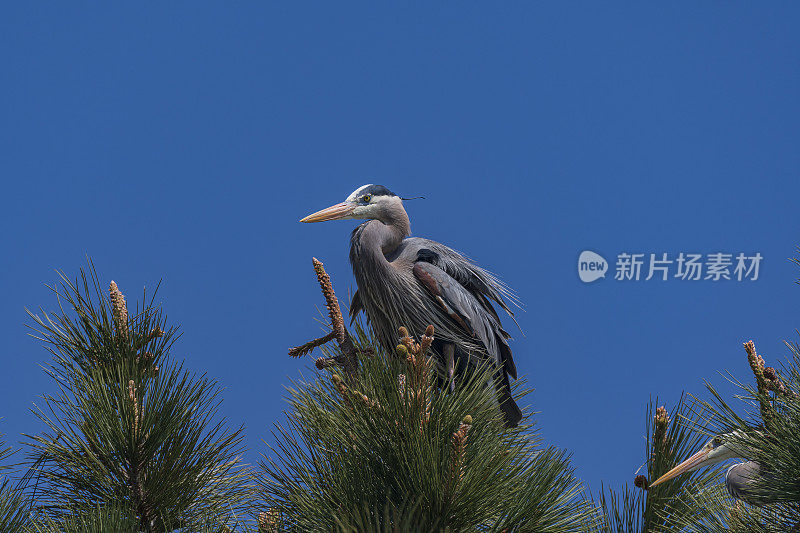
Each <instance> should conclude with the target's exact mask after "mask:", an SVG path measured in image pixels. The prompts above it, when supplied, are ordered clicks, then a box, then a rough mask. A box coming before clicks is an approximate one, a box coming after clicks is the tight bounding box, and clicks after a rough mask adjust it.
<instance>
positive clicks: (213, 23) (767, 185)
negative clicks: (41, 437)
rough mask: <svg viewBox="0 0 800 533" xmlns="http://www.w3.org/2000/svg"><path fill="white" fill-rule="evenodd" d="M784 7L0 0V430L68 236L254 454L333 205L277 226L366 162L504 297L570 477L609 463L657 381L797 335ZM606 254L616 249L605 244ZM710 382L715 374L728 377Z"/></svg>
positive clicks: (309, 298) (790, 82)
mask: <svg viewBox="0 0 800 533" xmlns="http://www.w3.org/2000/svg"><path fill="white" fill-rule="evenodd" d="M799 17H800V8H798V6H797V4H790V3H788V2H786V3H770V4H768V5H764V4H754V3H739V2H734V3H720V2H707V3H704V4H703V5H697V4H696V3H693V2H679V3H668V4H664V3H660V4H655V3H647V4H641V3H624V4H623V3H619V4H613V5H611V4H608V3H605V4H604V5H602V6H600V5H598V4H595V3H590V2H583V3H573V4H570V5H566V4H564V3H560V2H558V3H557V2H551V3H542V2H502V3H493V4H488V3H483V4H476V3H471V2H457V3H455V2H448V3H436V4H430V3H427V2H419V3H404V4H403V5H402V6H400V5H395V6H393V7H391V8H390V7H388V6H387V5H386V4H384V3H374V2H373V3H370V2H365V3H359V4H356V3H341V2H336V3H330V2H319V3H297V2H294V3H285V2H259V3H254V2H249V3H248V2H236V3H229V4H226V5H225V6H224V7H220V6H219V5H208V4H204V3H196V2H182V3H177V2H176V3H169V4H168V5H159V6H156V5H155V4H148V5H136V6H133V5H128V6H126V7H122V6H121V5H119V4H114V5H108V4H103V3H96V4H94V5H85V4H84V5H82V6H81V7H75V6H74V5H65V4H54V3H50V4H47V5H45V4H30V3H13V4H6V5H4V6H3V8H2V13H0V59H1V60H2V62H1V64H2V78H3V81H2V83H0V109H1V110H2V121H0V147H1V148H0V175H2V195H0V199H1V200H0V201H2V209H0V222H2V227H3V231H2V233H0V250H2V254H0V268H2V277H1V278H0V279H1V281H0V283H2V286H1V287H0V289H2V295H3V298H2V299H0V350H1V351H2V357H3V359H2V360H3V372H2V373H0V406H2V412H0V416H2V417H4V418H3V420H2V421H0V431H2V432H3V433H5V434H6V435H7V436H8V439H9V440H10V441H12V442H14V441H16V440H17V435H18V434H19V433H21V432H28V433H30V432H35V431H37V430H38V429H39V427H38V426H37V425H36V423H35V422H34V421H33V418H32V417H31V415H30V414H29V413H28V407H29V406H30V405H31V403H32V402H33V401H34V400H35V399H36V397H37V396H38V395H40V394H41V393H43V392H44V391H48V390H53V384H52V383H50V382H49V381H48V380H47V379H46V377H45V376H44V374H43V372H42V371H41V370H40V368H39V367H38V365H39V364H40V363H42V362H43V361H46V360H47V359H48V354H47V353H46V352H45V351H44V350H43V349H42V348H41V347H40V346H39V345H38V344H37V342H36V341H34V340H32V339H30V338H28V337H27V336H26V330H25V328H24V327H23V324H25V323H26V316H25V312H24V307H26V306H27V307H30V308H35V307H38V306H40V305H41V306H44V307H45V308H50V309H52V308H53V307H54V306H55V300H54V299H53V297H52V295H51V294H50V293H49V291H48V290H47V289H46V288H45V287H44V286H43V283H44V282H48V283H52V282H54V281H55V279H56V276H55V274H54V269H56V268H58V269H64V270H65V271H66V272H67V273H70V274H75V273H76V272H77V270H78V268H79V267H81V266H82V265H84V262H85V255H86V254H89V255H91V256H92V257H93V259H94V261H95V263H96V265H97V267H98V269H99V271H100V273H101V276H102V278H103V280H104V281H106V282H107V281H108V280H110V279H114V280H116V281H117V282H118V283H119V285H120V287H121V288H122V290H123V291H124V292H125V293H126V294H127V295H128V298H129V300H132V299H133V298H135V297H136V295H138V294H140V293H141V289H142V287H143V286H145V285H146V286H148V287H151V288H152V287H154V286H155V284H156V283H157V282H158V280H159V279H161V278H163V284H162V288H161V292H160V300H161V301H162V302H163V304H164V307H165V309H166V311H167V313H168V315H169V317H170V318H171V319H172V320H174V321H176V322H179V323H181V324H182V326H183V331H184V336H183V337H182V338H181V340H180V341H179V343H178V344H177V345H176V347H175V352H174V353H175V355H176V356H178V357H185V358H186V360H187V363H188V366H189V367H190V368H192V369H194V370H196V371H206V372H208V373H209V374H210V375H211V376H214V377H216V378H218V379H219V381H220V383H221V384H222V385H223V386H224V387H225V388H226V389H225V392H224V405H223V412H224V414H225V415H226V416H227V417H228V418H229V419H230V421H231V424H232V425H238V424H242V423H243V424H245V425H246V426H247V443H248V445H249V447H250V451H249V452H248V454H247V459H248V460H250V461H255V460H256V459H257V457H258V454H259V453H260V452H262V451H263V450H264V447H263V445H262V444H261V439H262V438H263V439H267V440H271V437H270V433H269V432H270V427H271V426H272V424H273V423H275V422H276V421H278V420H280V419H281V418H282V410H283V409H284V407H285V403H284V401H283V399H282V398H283V396H284V390H283V386H284V385H286V384H287V383H288V381H289V379H290V378H291V377H297V376H299V373H300V371H301V370H303V369H305V368H307V366H308V365H310V364H311V360H310V359H309V360H308V361H307V362H306V361H303V362H300V363H298V361H296V360H290V359H289V358H288V357H287V356H286V350H287V348H288V347H290V346H293V345H296V344H299V343H301V342H304V341H306V340H308V339H309V338H310V337H312V336H314V335H316V334H317V333H318V332H319V326H318V324H317V323H316V322H315V321H314V318H315V317H316V310H315V306H320V305H321V304H322V299H321V296H320V294H319V291H318V288H317V285H316V282H315V279H314V275H313V272H312V270H311V257H312V256H316V257H318V258H320V259H321V260H322V261H324V263H325V265H326V267H327V268H328V271H329V272H330V274H331V275H332V277H333V280H334V284H335V286H336V288H337V289H338V291H339V294H340V295H344V294H346V291H347V289H348V288H351V287H353V285H354V281H353V278H352V274H351V271H350V266H349V264H348V262H347V246H348V236H349V232H350V230H351V229H352V227H353V225H354V222H352V221H349V222H337V223H328V224H318V225H304V224H300V223H298V219H300V218H301V217H302V216H304V215H306V214H308V213H309V212H311V211H315V210H317V209H320V208H322V207H325V206H327V205H330V204H332V203H335V202H339V201H341V200H343V199H344V198H345V197H346V196H347V195H348V194H349V193H350V192H351V191H352V190H354V189H355V188H356V187H357V186H359V185H361V184H364V183H381V184H384V185H386V186H388V187H389V188H390V189H392V190H395V191H396V192H398V193H399V194H401V195H406V196H417V195H424V196H426V197H427V199H426V200H420V201H415V202H409V203H407V208H408V210H409V213H410V216H411V219H412V230H413V232H414V234H415V235H419V236H425V237H430V238H433V239H436V240H439V241H442V242H444V243H446V244H448V245H451V246H453V247H455V248H457V249H460V250H462V251H464V252H465V253H467V254H469V255H470V256H472V257H473V258H474V259H476V260H477V261H478V262H479V263H480V264H481V265H483V266H485V267H487V268H489V269H491V270H493V271H494V272H496V273H498V274H499V275H501V276H502V277H503V278H504V279H505V280H506V281H507V282H508V283H509V284H510V285H511V286H512V287H513V288H514V289H516V291H517V293H518V294H519V296H520V298H521V299H522V300H523V301H524V302H525V304H526V307H527V311H526V312H524V313H521V314H520V315H519V322H520V324H521V326H522V328H523V329H524V331H525V333H526V336H525V337H522V336H520V335H517V337H518V338H517V339H516V340H515V342H514V344H513V349H514V354H515V357H516V360H517V367H518V368H519V370H520V372H521V373H522V374H524V375H525V376H527V378H528V380H529V382H530V385H532V386H533V387H535V389H536V391H535V393H534V394H533V395H531V396H530V397H529V400H530V401H529V405H531V407H532V408H533V409H534V410H536V411H539V412H540V414H539V415H538V417H537V418H538V421H539V423H540V427H541V429H542V433H543V435H544V437H545V439H546V440H547V441H548V442H551V443H553V444H555V445H557V446H560V447H563V448H567V449H569V450H571V451H572V452H574V457H573V459H574V464H575V466H576V469H577V473H578V475H579V476H581V477H582V478H583V479H584V480H585V481H586V482H587V483H589V485H590V486H591V487H592V488H593V489H594V490H597V489H599V487H600V482H601V480H603V481H605V482H607V483H610V484H612V485H618V484H620V483H621V482H623V481H629V480H631V479H632V477H633V473H634V472H635V470H636V469H637V468H638V466H639V465H640V463H641V462H642V460H643V450H642V448H643V436H644V435H643V433H644V409H645V405H646V404H647V401H648V398H649V396H650V395H659V396H660V397H661V398H662V399H664V400H665V401H666V403H667V405H668V406H672V405H673V404H674V402H675V401H676V400H677V399H678V398H679V396H680V394H681V391H687V392H692V393H700V394H702V393H703V391H704V389H703V380H704V379H710V380H711V381H712V382H715V383H718V384H724V380H723V378H722V377H720V376H718V375H717V374H716V373H717V372H718V371H720V370H725V369H727V370H731V371H733V372H734V373H735V374H736V375H738V376H740V377H742V378H744V379H749V376H748V370H747V367H746V364H745V358H744V352H743V350H742V347H741V343H742V342H743V341H745V340H747V339H751V338H752V339H754V340H755V341H756V346H757V347H758V348H759V349H760V351H761V352H763V353H764V354H765V355H766V356H767V358H768V360H769V361H770V362H774V361H775V360H776V359H778V358H782V357H784V356H785V355H786V354H787V350H786V349H785V348H784V347H783V345H782V340H783V339H793V336H794V335H795V333H794V328H796V327H798V326H800V316H798V307H797V301H798V297H800V287H796V286H795V285H794V279H795V278H796V277H797V276H798V274H799V273H800V272H799V271H798V269H797V268H796V267H794V266H793V265H792V264H791V263H790V262H789V261H788V260H787V258H788V257H790V256H792V255H793V254H794V247H795V246H796V245H797V244H800V234H798V233H797V231H796V230H797V222H798V205H797V198H798V197H800V184H799V183H798V174H799V173H800V157H799V156H798V154H799V153H800V151H798V146H800V132H799V131H798V123H800V108H799V105H800V100H799V99H798V94H800V67H799V65H800V33H798V31H797V27H798V22H800V18H799ZM586 249H588V250H594V251H596V252H598V253H600V254H602V255H603V256H604V257H606V259H608V260H609V261H611V262H612V263H613V261H614V260H615V258H616V255H617V254H618V253H620V252H641V253H648V254H649V253H663V252H667V253H670V254H677V253H679V252H687V253H688V252H700V253H703V254H707V253H713V252H719V251H722V252H729V253H739V252H745V253H748V254H750V253H755V252H760V253H761V254H762V256H763V257H764V259H763V262H762V264H761V271H760V276H759V279H758V280H757V281H755V282H736V281H728V282H719V283H713V282H711V281H698V282H688V281H682V280H675V279H671V280H669V281H666V282H660V281H655V280H651V281H649V282H644V281H640V282H620V281H614V280H613V277H611V276H608V277H606V279H601V280H598V281H596V282H595V283H592V284H584V283H582V282H581V281H580V280H579V279H578V275H577V269H576V263H577V258H578V254H579V253H580V252H581V251H582V250H586ZM612 267H613V265H612ZM726 390H727V389H726Z"/></svg>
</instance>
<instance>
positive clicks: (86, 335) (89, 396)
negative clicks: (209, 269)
mask: <svg viewBox="0 0 800 533" xmlns="http://www.w3.org/2000/svg"><path fill="white" fill-rule="evenodd" d="M53 291H54V292H55V293H56V295H57V297H58V299H59V310H58V311H57V312H56V313H54V314H47V313H44V312H42V316H41V317H40V316H38V315H34V314H31V317H32V318H33V320H34V322H35V326H34V329H35V330H36V332H37V335H36V336H37V338H39V339H40V340H42V341H44V342H45V346H46V347H47V349H48V350H49V351H50V352H51V353H52V355H53V360H52V362H51V363H50V364H49V365H48V366H47V367H46V371H47V373H48V374H49V375H50V376H51V377H52V378H53V379H54V380H55V381H56V383H57V385H58V391H57V392H56V393H55V394H48V395H45V396H44V405H43V407H41V408H39V407H37V408H36V409H35V410H34V412H35V414H36V416H38V417H39V418H40V419H41V420H42V421H43V422H44V423H45V424H46V426H47V428H48V430H47V431H46V432H44V433H42V434H40V435H37V436H32V437H29V443H28V444H29V446H30V449H31V475H32V476H33V477H34V482H33V483H31V486H32V487H33V489H32V490H33V496H34V497H35V498H36V502H37V509H38V512H39V513H40V514H43V515H44V518H43V521H42V524H44V526H41V527H51V526H53V525H54V524H57V525H58V527H60V528H61V529H58V530H63V531H83V530H86V529H80V528H79V527H78V524H84V525H83V526H80V527H88V528H90V529H91V527H92V526H91V525H86V524H95V523H97V524H99V523H105V522H103V521H108V520H111V521H114V520H118V521H120V522H114V523H119V524H135V530H137V531H138V530H144V531H171V530H174V529H176V528H178V527H181V528H183V529H184V530H199V529H200V528H201V527H204V526H203V523H204V521H205V520H206V519H205V517H208V516H215V517H218V518H217V521H218V522H219V523H220V524H224V522H226V521H228V520H229V519H228V518H226V517H228V516H231V515H233V514H235V513H237V512H239V511H241V510H242V509H243V507H244V505H245V498H246V497H247V496H248V495H249V487H248V484H247V483H246V474H247V472H246V471H245V470H243V469H242V468H241V465H240V464H239V458H238V454H239V453H240V451H241V442H242V430H241V429H239V430H236V431H229V430H228V429H227V428H226V426H225V423H224V421H223V420H218V416H217V408H218V404H219V400H218V394H219V388H218V386H217V385H216V383H215V382H214V381H213V380H211V379H209V378H207V377H206V376H205V375H202V376H196V375H193V374H190V373H189V372H187V371H185V370H184V369H183V367H182V365H181V364H179V363H176V362H175V361H174V360H172V359H171V357H170V356H169V349H170V347H171V346H172V344H173V342H174V341H175V339H176V338H177V328H175V327H168V326H167V323H166V318H165V317H164V315H163V313H162V311H161V309H160V308H159V307H157V306H155V305H154V304H153V301H154V300H153V297H151V298H150V300H149V302H148V300H147V295H146V294H145V298H144V300H143V301H144V302H148V303H146V304H143V305H142V306H141V308H139V306H138V305H137V309H136V311H135V312H134V313H133V314H132V315H131V316H130V317H129V316H128V311H127V306H126V305H125V303H124V297H123V296H122V294H121V293H120V292H119V291H118V290H117V288H116V285H115V284H113V282H112V290H111V291H110V296H107V295H106V294H105V293H104V291H102V290H101V288H100V284H99V282H98V279H97V276H96V274H95V272H94V269H93V268H90V269H89V274H88V275H87V274H86V272H84V271H81V274H80V278H79V279H78V280H75V281H70V280H69V279H68V278H67V277H65V276H64V275H63V274H62V275H61V282H60V284H59V286H58V287H57V288H53ZM76 516H77V517H89V518H87V520H88V521H83V522H81V521H80V520H78V521H77V522H76V518H75V517H76ZM98 521H100V522H98ZM127 527H128V526H124V527H123V526H122V525H120V526H119V529H115V530H123V531H124V530H127V529H126V528H127ZM131 527H134V526H131ZM220 527H222V526H220ZM76 528H77V529H76ZM104 530H105V529H104Z"/></svg>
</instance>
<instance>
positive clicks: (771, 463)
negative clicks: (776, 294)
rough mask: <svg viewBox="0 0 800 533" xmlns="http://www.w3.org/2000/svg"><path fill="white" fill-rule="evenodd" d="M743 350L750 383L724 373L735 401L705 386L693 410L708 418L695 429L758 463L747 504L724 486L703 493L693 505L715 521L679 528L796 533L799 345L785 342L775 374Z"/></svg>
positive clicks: (799, 525) (799, 519)
mask: <svg viewBox="0 0 800 533" xmlns="http://www.w3.org/2000/svg"><path fill="white" fill-rule="evenodd" d="M744 347H745V352H746V354H747V360H748V363H749V366H750V369H751V371H752V373H753V377H754V382H755V383H754V384H748V383H745V382H743V381H740V380H737V379H735V378H734V377H733V376H732V375H730V374H729V376H728V377H729V379H730V380H731V381H732V382H733V383H734V384H735V385H736V386H737V387H738V388H739V389H740V393H739V394H738V395H737V400H738V401H737V402H736V403H734V402H730V401H728V400H726V399H724V398H723V397H722V395H721V394H720V393H719V391H718V390H717V389H716V388H715V387H713V386H712V385H710V384H709V385H707V388H708V391H709V393H710V395H711V398H710V399H709V400H700V401H698V405H697V410H698V411H703V412H706V413H709V417H708V419H707V422H706V423H705V424H703V425H702V426H700V427H699V428H698V429H699V430H701V431H703V432H704V433H706V434H709V435H714V434H726V435H729V439H730V445H731V446H733V447H734V448H735V449H736V450H737V453H738V455H740V456H741V457H742V458H746V459H747V460H751V461H755V462H756V463H758V465H759V467H760V470H761V475H760V476H759V477H758V478H756V480H755V483H754V484H753V485H752V486H751V487H750V490H749V492H751V493H752V495H751V496H750V498H749V500H750V503H745V502H743V501H737V500H733V499H732V498H731V497H730V495H729V494H728V493H727V491H725V490H724V488H723V489H721V490H718V491H715V492H708V493H706V494H704V495H703V497H702V498H700V499H699V501H698V505H699V506H703V507H706V508H711V509H717V510H718V512H717V515H716V517H715V520H714V521H713V523H712V524H709V525H708V526H703V527H698V526H696V525H693V524H689V523H684V524H682V525H685V526H686V528H687V531H697V532H702V533H706V532H721V531H732V532H736V533H745V532H763V533H773V532H784V533H785V532H789V531H800V346H798V345H797V344H795V343H787V347H788V348H789V350H790V352H791V355H790V358H789V359H788V360H787V361H786V362H785V363H784V364H783V365H782V368H781V369H779V370H776V369H774V368H771V367H768V366H766V365H765V361H764V358H763V357H762V356H761V355H759V354H758V353H757V352H756V348H755V344H754V343H753V342H752V341H748V342H746V343H745V344H744ZM737 404H738V405H737ZM742 407H743V408H744V410H743V411H742V409H741V408H742Z"/></svg>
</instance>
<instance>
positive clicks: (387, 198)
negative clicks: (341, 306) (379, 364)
mask: <svg viewBox="0 0 800 533" xmlns="http://www.w3.org/2000/svg"><path fill="white" fill-rule="evenodd" d="M340 219H367V220H368V222H365V223H363V224H361V225H360V226H358V227H357V228H356V229H355V230H354V231H353V234H352V236H351V237H350V263H351V264H352V267H353V274H354V275H355V278H356V283H357V284H358V290H357V291H356V293H355V294H354V295H353V299H352V301H351V304H350V315H351V317H355V316H356V314H357V313H358V312H359V311H364V312H365V313H366V315H367V319H368V320H369V323H370V325H371V326H372V330H373V331H374V333H375V336H376V337H377V339H378V341H379V342H380V343H381V344H382V346H383V347H384V348H385V349H386V350H389V351H390V353H391V352H392V351H394V347H395V346H396V345H397V340H398V338H397V330H398V327H399V326H406V327H407V328H408V329H409V331H410V332H413V333H416V334H420V333H421V332H423V331H425V328H426V327H427V326H428V325H429V324H432V325H433V326H434V328H435V331H436V340H435V341H434V344H433V351H434V353H435V354H436V355H437V359H438V363H439V364H438V371H439V373H440V374H441V375H442V377H444V378H445V379H447V380H448V381H449V383H450V386H452V383H453V377H454V375H455V373H456V371H457V372H458V374H461V373H462V372H464V371H466V370H467V369H468V368H472V367H477V366H481V365H482V364H484V363H485V362H486V360H487V358H488V359H489V360H490V361H491V362H492V363H493V364H494V366H495V369H496V372H495V379H494V383H493V384H492V386H494V387H495V388H496V391H497V401H498V403H499V405H500V409H501V411H502V413H503V417H504V420H505V423H506V425H507V426H511V427H513V426H516V425H517V424H519V421H520V420H521V419H522V413H521V411H520V409H519V407H518V406H517V404H516V403H515V402H514V399H513V398H512V396H511V391H510V388H509V376H511V377H512V378H514V379H516V378H517V369H516V367H515V366H514V360H513V359H512V357H511V349H510V348H509V345H508V339H509V338H510V336H509V334H508V333H507V332H506V331H505V330H504V329H503V327H502V325H501V323H500V317H499V316H498V315H497V312H496V311H495V309H494V308H493V307H492V304H491V302H490V301H493V302H495V303H496V304H497V305H499V306H500V307H501V308H502V309H504V310H505V311H506V312H507V313H508V314H509V315H510V316H512V317H513V313H512V312H511V310H510V309H509V308H508V306H507V305H506V303H505V301H504V297H505V298H508V299H510V300H512V301H514V296H513V294H512V293H511V292H510V291H509V289H508V288H507V287H506V286H505V285H504V284H503V283H502V282H501V281H499V280H498V279H497V278H496V277H494V276H493V275H492V274H491V273H489V272H488V271H486V270H484V269H482V268H480V267H479V266H477V265H476V264H475V263H473V262H472V261H470V260H469V259H467V258H466V257H464V256H463V255H461V254H460V253H458V252H456V251H455V250H453V249H451V248H448V247H447V246H445V245H443V244H440V243H438V242H435V241H431V240H428V239H422V238H419V237H409V235H410V234H411V225H410V222H409V219H408V215H407V214H406V211H405V209H404V208H403V201H402V198H400V197H399V196H397V195H396V194H394V193H393V192H391V191H390V190H389V189H387V188H386V187H384V186H382V185H372V184H370V185H364V186H362V187H359V188H358V189H356V190H355V191H354V192H353V193H352V194H351V195H350V196H348V197H347V199H346V200H345V201H344V202H342V203H340V204H336V205H333V206H331V207H328V208H327V209H323V210H322V211H318V212H316V213H314V214H311V215H308V216H307V217H305V218H304V219H302V220H301V222H322V221H326V220H340Z"/></svg>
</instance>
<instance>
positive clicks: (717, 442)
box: [714, 437, 722, 446]
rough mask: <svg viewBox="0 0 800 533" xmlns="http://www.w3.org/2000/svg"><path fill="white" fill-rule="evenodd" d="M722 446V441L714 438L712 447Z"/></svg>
mask: <svg viewBox="0 0 800 533" xmlns="http://www.w3.org/2000/svg"><path fill="white" fill-rule="evenodd" d="M720 444H722V439H721V438H719V437H714V446H719V445H720Z"/></svg>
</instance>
